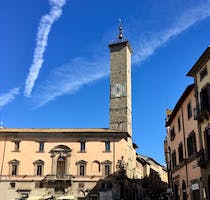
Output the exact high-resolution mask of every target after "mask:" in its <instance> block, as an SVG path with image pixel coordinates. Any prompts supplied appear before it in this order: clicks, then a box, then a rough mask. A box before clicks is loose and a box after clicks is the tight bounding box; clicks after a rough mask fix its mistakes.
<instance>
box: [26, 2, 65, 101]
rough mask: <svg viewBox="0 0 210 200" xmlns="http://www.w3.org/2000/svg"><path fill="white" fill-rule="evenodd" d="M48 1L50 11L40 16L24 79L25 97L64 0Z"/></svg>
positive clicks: (29, 92) (32, 84)
mask: <svg viewBox="0 0 210 200" xmlns="http://www.w3.org/2000/svg"><path fill="white" fill-rule="evenodd" d="M49 3H50V6H51V9H50V12H49V13H48V14H46V15H44V16H42V18H41V20H40V23H39V27H38V31H37V37H36V48H35V50H34V55H33V62H32V65H31V67H30V70H29V73H28V75H27V78H26V81H25V90H24V95H25V96H26V97H29V96H31V92H32V89H33V87H34V84H35V81H36V79H37V78H38V75H39V71H40V69H41V67H42V64H43V61H44V59H43V55H44V52H45V50H46V47H47V41H48V35H49V32H50V30H51V27H52V25H53V23H54V22H55V21H56V20H57V19H58V18H59V17H60V16H61V14H62V7H63V6H64V5H65V3H66V0H49Z"/></svg>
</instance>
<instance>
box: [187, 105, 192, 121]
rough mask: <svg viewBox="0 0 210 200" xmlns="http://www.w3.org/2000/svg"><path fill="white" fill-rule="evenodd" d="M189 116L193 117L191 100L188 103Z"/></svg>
mask: <svg viewBox="0 0 210 200" xmlns="http://www.w3.org/2000/svg"><path fill="white" fill-rule="evenodd" d="M187 117H188V119H190V118H191V117H192V107H191V102H190V103H188V104H187Z"/></svg>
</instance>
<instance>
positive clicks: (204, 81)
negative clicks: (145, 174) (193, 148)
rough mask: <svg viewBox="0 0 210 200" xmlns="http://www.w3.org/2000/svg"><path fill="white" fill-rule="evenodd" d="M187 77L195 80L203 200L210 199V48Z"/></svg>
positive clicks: (195, 111)
mask: <svg viewBox="0 0 210 200" xmlns="http://www.w3.org/2000/svg"><path fill="white" fill-rule="evenodd" d="M187 76H191V77H193V78H194V83H195V97H196V107H195V110H194V113H195V118H196V119H197V122H198V131H199V136H200V138H199V139H200V146H201V150H200V152H199V162H198V164H199V166H200V167H201V169H202V179H201V180H202V183H203V198H204V199H210V47H208V48H207V49H206V50H205V51H204V52H203V54H202V55H201V56H200V58H199V59H198V60H197V61H196V63H195V64H194V65H193V67H192V68H191V69H190V71H189V72H188V73H187Z"/></svg>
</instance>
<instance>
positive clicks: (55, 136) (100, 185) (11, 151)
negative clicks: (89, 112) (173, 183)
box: [0, 25, 142, 200]
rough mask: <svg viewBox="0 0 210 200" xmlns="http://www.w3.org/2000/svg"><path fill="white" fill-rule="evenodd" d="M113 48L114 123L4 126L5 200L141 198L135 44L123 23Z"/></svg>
mask: <svg viewBox="0 0 210 200" xmlns="http://www.w3.org/2000/svg"><path fill="white" fill-rule="evenodd" d="M109 49H110V54H111V55H110V127H109V128H98V129H96V128H91V129H88V128H87V129H80V128H78V129H71V128H67V129H63V128H59V129H56V128H54V129H51V128H42V129H39V128H18V129H17V128H4V127H1V128H0V191H1V192H0V200H11V199H13V200H14V199H15V200H18V199H28V200H35V199H36V200H38V199H90V200H97V199H101V200H103V199H104V200H107V199H130V200H137V199H139V198H140V196H141V193H140V192H141V191H140V189H141V187H140V178H142V171H141V169H142V168H141V164H140V163H139V162H138V160H137V156H136V148H137V146H136V145H135V144H134V143H133V141H132V106H131V53H132V49H131V47H130V44H129V42H128V41H127V40H124V39H123V34H122V26H121V25H120V27H119V39H118V40H117V41H115V42H114V43H111V44H110V45H109ZM107 92H108V91H107Z"/></svg>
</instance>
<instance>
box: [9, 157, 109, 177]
mask: <svg viewBox="0 0 210 200" xmlns="http://www.w3.org/2000/svg"><path fill="white" fill-rule="evenodd" d="M33 164H34V174H35V175H37V176H42V175H43V172H44V161H42V160H37V161H35V162H34V163H33ZM19 165H20V161H18V160H12V161H10V162H9V169H10V175H12V176H16V175H18V171H19ZM76 165H77V175H79V176H86V175H87V172H86V171H87V162H86V161H84V160H80V161H78V162H77V163H76ZM66 166H67V164H66V158H65V157H62V156H60V157H59V158H58V159H57V166H56V175H57V176H59V177H60V176H65V175H67V173H66ZM91 167H92V171H93V172H98V173H100V172H101V167H102V174H103V175H105V176H108V175H110V174H111V161H109V160H106V161H104V162H102V163H100V162H99V161H94V162H92V166H91Z"/></svg>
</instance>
